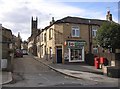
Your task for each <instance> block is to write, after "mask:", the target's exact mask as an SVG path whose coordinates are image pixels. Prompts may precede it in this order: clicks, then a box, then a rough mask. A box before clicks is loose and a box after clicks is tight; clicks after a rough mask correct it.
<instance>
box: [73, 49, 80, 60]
mask: <svg viewBox="0 0 120 89" xmlns="http://www.w3.org/2000/svg"><path fill="white" fill-rule="evenodd" d="M72 60H82V49H71V61H72Z"/></svg>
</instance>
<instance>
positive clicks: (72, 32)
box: [71, 26, 80, 37]
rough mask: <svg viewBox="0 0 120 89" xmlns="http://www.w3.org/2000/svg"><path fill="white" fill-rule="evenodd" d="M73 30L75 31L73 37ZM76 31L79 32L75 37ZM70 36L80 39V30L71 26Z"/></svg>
mask: <svg viewBox="0 0 120 89" xmlns="http://www.w3.org/2000/svg"><path fill="white" fill-rule="evenodd" d="M73 30H75V35H73ZM77 31H78V32H79V35H77V34H78V33H77ZM71 34H72V37H80V28H79V26H72V28H71Z"/></svg>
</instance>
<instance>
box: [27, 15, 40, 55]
mask: <svg viewBox="0 0 120 89" xmlns="http://www.w3.org/2000/svg"><path fill="white" fill-rule="evenodd" d="M37 25H38V18H37V17H36V19H33V17H32V20H31V36H30V37H29V38H28V52H29V53H31V54H33V55H35V56H36V55H37V47H36V36H37V34H38V33H39V32H40V30H39V29H38V28H37V27H38V26H37Z"/></svg>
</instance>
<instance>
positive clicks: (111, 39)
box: [96, 22, 120, 50]
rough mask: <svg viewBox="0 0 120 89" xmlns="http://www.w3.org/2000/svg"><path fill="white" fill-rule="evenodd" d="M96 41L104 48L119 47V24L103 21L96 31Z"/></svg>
mask: <svg viewBox="0 0 120 89" xmlns="http://www.w3.org/2000/svg"><path fill="white" fill-rule="evenodd" d="M96 41H97V43H98V45H100V46H102V47H103V48H105V49H110V48H112V49H113V50H115V49H120V24H117V23H114V22H106V23H103V25H102V26H101V27H100V28H99V29H98V31H97V36H96Z"/></svg>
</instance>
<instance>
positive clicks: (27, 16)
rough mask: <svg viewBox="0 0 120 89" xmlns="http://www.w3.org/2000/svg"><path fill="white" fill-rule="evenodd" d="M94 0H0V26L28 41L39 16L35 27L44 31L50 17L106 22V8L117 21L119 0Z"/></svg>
mask: <svg viewBox="0 0 120 89" xmlns="http://www.w3.org/2000/svg"><path fill="white" fill-rule="evenodd" d="M93 1H94V2H93ZM95 1H97V0H91V2H87V0H84V2H83V1H82V2H81V0H69V1H68V0H64V1H63V0H52V2H51V0H0V23H1V24H2V26H4V27H6V28H9V29H11V30H12V33H13V34H14V35H16V36H17V34H18V32H20V35H21V37H22V39H23V40H27V39H28V37H29V36H30V34H31V29H30V28H31V17H32V16H34V17H35V16H37V17H38V28H44V27H46V26H47V25H49V22H50V20H51V18H52V17H54V18H55V20H58V19H62V18H64V17H66V16H75V17H83V18H92V19H103V20H105V19H106V12H107V9H108V7H109V9H110V11H111V13H112V15H113V20H114V21H116V22H118V3H117V1H119V0H111V2H107V1H109V0H106V2H105V0H104V2H95ZM113 1H114V2H113ZM115 1H116V2H115Z"/></svg>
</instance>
